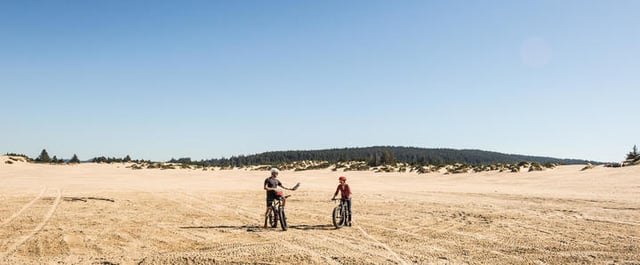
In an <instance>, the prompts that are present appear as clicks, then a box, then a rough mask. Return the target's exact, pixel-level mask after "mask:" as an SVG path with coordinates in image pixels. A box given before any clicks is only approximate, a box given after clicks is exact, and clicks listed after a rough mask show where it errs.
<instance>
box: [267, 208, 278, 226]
mask: <svg viewBox="0 0 640 265" xmlns="http://www.w3.org/2000/svg"><path fill="white" fill-rule="evenodd" d="M275 211H276V210H275V209H272V210H271V211H269V226H271V227H272V228H274V227H276V226H278V216H277V215H276V212H275Z"/></svg>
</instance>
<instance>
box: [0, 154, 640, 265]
mask: <svg viewBox="0 0 640 265" xmlns="http://www.w3.org/2000/svg"><path fill="white" fill-rule="evenodd" d="M8 160H9V158H8V157H6V156H0V201H1V202H2V203H1V204H0V264H640V166H636V167H625V168H604V167H601V166H597V167H595V168H593V169H590V170H585V171H581V169H582V168H583V167H584V166H579V165H578V166H560V167H557V168H555V169H548V170H545V171H542V172H521V173H500V172H497V171H492V172H483V173H469V174H455V175H444V174H441V173H431V174H416V173H373V172H333V171H331V170H313V171H296V172H294V171H282V172H281V174H280V176H279V179H280V180H281V181H282V182H283V183H284V184H285V186H289V187H290V186H293V185H294V184H295V183H297V182H300V183H301V187H300V189H299V190H297V191H294V192H289V193H288V194H291V195H292V197H291V198H290V199H289V200H288V201H287V215H288V222H289V225H290V228H289V230H288V231H282V230H280V229H274V228H269V229H263V228H262V224H263V220H264V219H263V214H264V208H265V206H264V204H265V192H264V191H263V190H262V183H263V180H264V179H265V178H266V177H268V173H267V172H266V171H251V170H237V169H236V170H215V171H211V170H209V171H203V170H186V169H175V170H160V169H143V170H132V169H130V168H127V167H126V166H127V165H126V164H110V165H109V164H80V165H41V164H32V163H26V162H19V161H17V162H16V161H12V162H14V163H12V164H7V163H6V162H5V161H8ZM339 175H345V176H347V177H348V181H347V182H348V183H349V184H350V185H351V189H352V191H353V192H354V197H353V215H354V217H353V226H352V227H343V228H340V229H335V228H334V227H333V226H332V224H331V211H332V209H333V207H335V205H336V204H335V203H334V202H331V201H330V198H331V196H332V195H333V192H334V191H335V188H336V185H337V184H338V182H337V177H338V176H339Z"/></svg>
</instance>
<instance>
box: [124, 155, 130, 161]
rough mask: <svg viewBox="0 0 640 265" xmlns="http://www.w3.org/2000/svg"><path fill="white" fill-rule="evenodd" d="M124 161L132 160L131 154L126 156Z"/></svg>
mask: <svg viewBox="0 0 640 265" xmlns="http://www.w3.org/2000/svg"><path fill="white" fill-rule="evenodd" d="M122 162H131V157H130V156H129V155H127V156H125V157H124V159H123V160H122Z"/></svg>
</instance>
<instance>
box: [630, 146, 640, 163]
mask: <svg viewBox="0 0 640 265" xmlns="http://www.w3.org/2000/svg"><path fill="white" fill-rule="evenodd" d="M638 157H640V154H638V147H636V145H633V150H632V151H631V152H630V153H628V154H627V159H630V160H635V159H636V158H638Z"/></svg>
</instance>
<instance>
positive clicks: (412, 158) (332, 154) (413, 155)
mask: <svg viewBox="0 0 640 265" xmlns="http://www.w3.org/2000/svg"><path fill="white" fill-rule="evenodd" d="M181 160H182V161H181ZM184 160H188V161H184ZM303 160H314V161H329V162H343V161H366V162H368V163H369V164H370V165H380V164H390V163H395V162H403V163H409V164H422V165H437V164H454V163H463V164H471V165H488V164H496V163H518V162H523V161H526V162H538V163H541V164H544V163H556V164H586V163H592V164H599V162H595V161H587V160H578V159H559V158H552V157H539V156H526V155H514V154H503V153H498V152H490V151H482V150H457V149H440V148H438V149H433V148H416V147H397V146H374V147H359V148H341V149H325V150H308V151H276V152H265V153H260V154H254V155H247V156H244V155H242V156H233V157H231V158H221V159H210V160H205V161H200V162H201V163H205V164H209V165H213V166H247V165H276V164H280V163H290V162H295V161H303ZM171 162H192V161H190V159H188V158H186V159H185V158H182V159H178V160H172V161H171Z"/></svg>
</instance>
